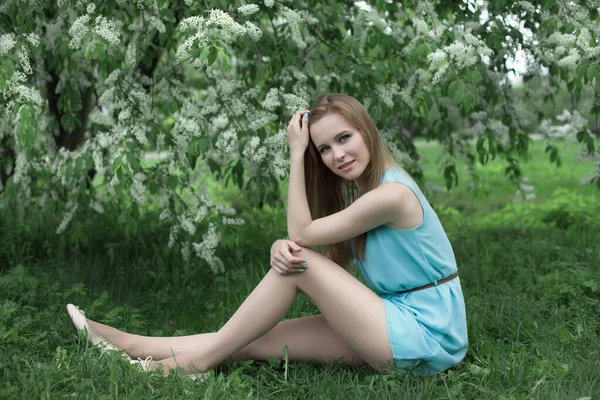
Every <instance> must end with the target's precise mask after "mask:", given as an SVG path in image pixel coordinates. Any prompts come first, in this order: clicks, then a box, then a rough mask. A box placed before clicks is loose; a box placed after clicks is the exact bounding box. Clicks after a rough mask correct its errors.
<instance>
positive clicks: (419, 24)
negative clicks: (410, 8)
mask: <svg viewBox="0 0 600 400" xmlns="http://www.w3.org/2000/svg"><path fill="white" fill-rule="evenodd" d="M412 23H413V25H414V27H415V31H416V33H417V35H425V34H427V33H428V32H429V26H427V22H425V21H423V20H422V19H421V18H419V17H413V19H412Z"/></svg>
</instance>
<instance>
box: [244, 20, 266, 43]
mask: <svg viewBox="0 0 600 400" xmlns="http://www.w3.org/2000/svg"><path fill="white" fill-rule="evenodd" d="M244 26H245V27H246V32H247V33H248V36H250V38H251V39H252V40H254V41H255V42H256V41H258V40H259V39H260V38H261V36H262V34H263V33H262V31H261V30H260V28H259V27H258V26H256V25H254V24H253V23H252V22H250V21H246V22H245V23H244Z"/></svg>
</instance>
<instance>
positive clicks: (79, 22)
mask: <svg viewBox="0 0 600 400" xmlns="http://www.w3.org/2000/svg"><path fill="white" fill-rule="evenodd" d="M89 22H90V16H89V15H87V14H86V15H82V16H80V17H79V18H77V19H76V20H75V22H73V25H72V26H71V29H69V34H70V35H71V41H70V42H69V47H70V48H72V49H78V48H79V46H80V44H81V43H80V42H81V39H83V37H84V36H85V34H86V33H87V32H88V26H87V24H88V23H89Z"/></svg>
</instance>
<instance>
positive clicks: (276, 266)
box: [271, 262, 285, 275]
mask: <svg viewBox="0 0 600 400" xmlns="http://www.w3.org/2000/svg"><path fill="white" fill-rule="evenodd" d="M271 268H273V270H274V271H275V272H277V273H278V274H279V275H284V274H285V271H284V270H283V268H281V265H280V264H278V263H275V262H272V263H271Z"/></svg>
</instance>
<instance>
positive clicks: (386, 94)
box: [376, 83, 400, 108]
mask: <svg viewBox="0 0 600 400" xmlns="http://www.w3.org/2000/svg"><path fill="white" fill-rule="evenodd" d="M376 90H377V96H378V97H379V99H380V100H381V101H383V103H384V104H385V105H386V106H388V107H390V108H391V107H394V96H396V95H397V94H398V92H399V91H400V87H399V86H398V84H396V83H390V84H388V85H377V88H376Z"/></svg>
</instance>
